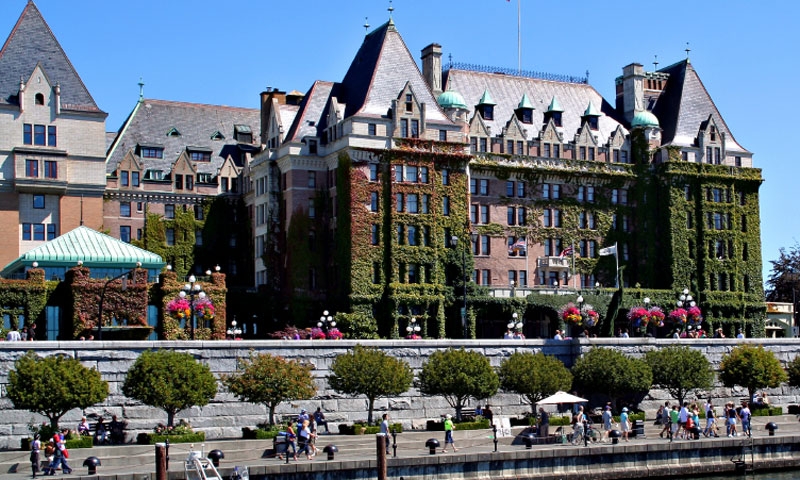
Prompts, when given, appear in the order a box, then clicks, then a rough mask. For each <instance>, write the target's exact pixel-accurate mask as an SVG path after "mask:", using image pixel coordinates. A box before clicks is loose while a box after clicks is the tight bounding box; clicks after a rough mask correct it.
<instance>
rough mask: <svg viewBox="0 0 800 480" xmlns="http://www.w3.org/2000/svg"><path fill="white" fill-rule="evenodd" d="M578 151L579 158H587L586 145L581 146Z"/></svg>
mask: <svg viewBox="0 0 800 480" xmlns="http://www.w3.org/2000/svg"><path fill="white" fill-rule="evenodd" d="M578 152H579V153H578V160H586V147H580V148H579V149H578Z"/></svg>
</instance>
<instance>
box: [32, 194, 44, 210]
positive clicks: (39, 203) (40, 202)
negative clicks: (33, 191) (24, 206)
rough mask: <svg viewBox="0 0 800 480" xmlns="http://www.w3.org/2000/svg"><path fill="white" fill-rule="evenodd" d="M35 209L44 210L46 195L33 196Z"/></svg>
mask: <svg viewBox="0 0 800 480" xmlns="http://www.w3.org/2000/svg"><path fill="white" fill-rule="evenodd" d="M33 208H37V209H38V208H44V195H34V196H33Z"/></svg>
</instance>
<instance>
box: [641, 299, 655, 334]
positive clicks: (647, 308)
mask: <svg viewBox="0 0 800 480" xmlns="http://www.w3.org/2000/svg"><path fill="white" fill-rule="evenodd" d="M642 301H643V302H644V308H645V310H647V311H648V312H649V311H650V297H644V300H642ZM652 320H653V319H652V318H651V319H650V321H651V323H652ZM647 328H648V327H647V325H645V327H644V329H643V330H644V331H643V333H642V336H644V337H646V336H647ZM653 330H654V335H653V336H655V334H657V333H658V332H657V331H655V328H653Z"/></svg>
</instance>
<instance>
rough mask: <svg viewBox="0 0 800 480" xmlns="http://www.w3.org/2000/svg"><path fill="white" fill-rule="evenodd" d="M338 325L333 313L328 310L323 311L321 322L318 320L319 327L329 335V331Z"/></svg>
mask: <svg viewBox="0 0 800 480" xmlns="http://www.w3.org/2000/svg"><path fill="white" fill-rule="evenodd" d="M335 326H336V321H335V320H334V319H333V317H332V316H331V315H329V314H328V311H327V310H324V311H323V312H322V316H321V317H319V322H317V327H319V328H321V329H322V331H323V332H325V335H326V336H327V335H328V331H329V330H330V329H331V328H333V327H335Z"/></svg>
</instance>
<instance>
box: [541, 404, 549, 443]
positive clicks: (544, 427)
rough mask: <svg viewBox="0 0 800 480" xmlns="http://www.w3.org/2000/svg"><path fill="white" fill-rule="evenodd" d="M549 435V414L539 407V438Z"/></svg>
mask: <svg viewBox="0 0 800 480" xmlns="http://www.w3.org/2000/svg"><path fill="white" fill-rule="evenodd" d="M549 435H550V414H549V413H547V412H545V411H544V408H543V407H539V436H540V437H547V436H549Z"/></svg>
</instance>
